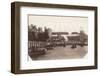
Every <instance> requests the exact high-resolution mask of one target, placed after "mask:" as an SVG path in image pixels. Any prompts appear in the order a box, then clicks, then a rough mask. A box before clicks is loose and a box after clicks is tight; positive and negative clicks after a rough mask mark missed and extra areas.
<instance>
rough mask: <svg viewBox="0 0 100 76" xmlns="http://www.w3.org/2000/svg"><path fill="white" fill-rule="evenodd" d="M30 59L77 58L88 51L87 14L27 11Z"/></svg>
mask: <svg viewBox="0 0 100 76" xmlns="http://www.w3.org/2000/svg"><path fill="white" fill-rule="evenodd" d="M28 23H29V24H28V55H29V59H30V60H51V59H52V60H55V59H78V58H83V57H84V56H85V55H86V54H87V53H88V18H87V17H71V16H52V15H51V16H49V15H32V14H31V15H28Z"/></svg>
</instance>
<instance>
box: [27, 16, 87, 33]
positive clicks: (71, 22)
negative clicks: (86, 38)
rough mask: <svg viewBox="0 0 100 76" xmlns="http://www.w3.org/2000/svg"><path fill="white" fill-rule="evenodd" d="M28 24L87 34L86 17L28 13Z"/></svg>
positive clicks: (58, 30)
mask: <svg viewBox="0 0 100 76" xmlns="http://www.w3.org/2000/svg"><path fill="white" fill-rule="evenodd" d="M28 19H29V20H28V21H29V24H28V25H31V24H33V25H36V26H37V27H42V28H43V29H44V27H47V28H51V29H52V31H53V32H69V33H71V32H80V30H83V31H84V32H85V33H86V34H88V18H87V17H71V16H66V17H64V16H44V15H43V16H42V15H29V16H28Z"/></svg>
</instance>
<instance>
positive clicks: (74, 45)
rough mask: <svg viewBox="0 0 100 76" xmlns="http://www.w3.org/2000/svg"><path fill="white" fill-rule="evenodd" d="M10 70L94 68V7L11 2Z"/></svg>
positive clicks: (19, 72)
mask: <svg viewBox="0 0 100 76" xmlns="http://www.w3.org/2000/svg"><path fill="white" fill-rule="evenodd" d="M11 13H12V14H11V72H12V73H15V74H25V73H42V72H57V71H74V70H86V69H97V56H98V55H97V54H98V52H97V44H98V43H97V42H98V40H97V32H98V30H97V28H98V27H97V19H98V18H97V7H95V6H81V5H80V6H79V5H64V4H48V3H32V2H13V3H11Z"/></svg>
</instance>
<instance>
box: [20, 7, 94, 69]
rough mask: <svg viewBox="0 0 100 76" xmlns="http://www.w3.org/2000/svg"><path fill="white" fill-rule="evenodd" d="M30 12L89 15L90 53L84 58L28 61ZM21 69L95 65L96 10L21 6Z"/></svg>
mask: <svg viewBox="0 0 100 76" xmlns="http://www.w3.org/2000/svg"><path fill="white" fill-rule="evenodd" d="M28 14H37V15H38V14H39V15H60V16H82V17H84V16H85V17H88V43H89V44H88V54H87V55H86V56H85V57H84V58H82V59H70V60H69V59H68V60H43V61H27V53H28V52H27V51H28V28H27V26H28V20H27V19H28V18H27V17H28V16H27V15H28ZM20 17H21V21H20V22H21V23H20V31H21V32H20V33H21V34H20V44H21V48H20V64H21V65H20V69H21V70H25V69H42V68H58V67H75V66H88V65H94V11H88V10H87V11H86V10H74V9H71V10H70V9H55V8H53V9H51V8H39V7H21V8H20Z"/></svg>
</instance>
